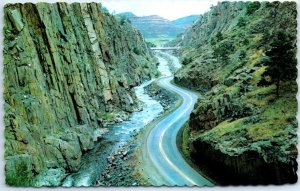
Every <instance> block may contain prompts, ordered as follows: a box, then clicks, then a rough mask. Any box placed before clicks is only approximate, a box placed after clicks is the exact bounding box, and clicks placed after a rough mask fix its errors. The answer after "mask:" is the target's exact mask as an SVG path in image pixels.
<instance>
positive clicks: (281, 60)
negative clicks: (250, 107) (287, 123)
mask: <svg viewBox="0 0 300 191" xmlns="http://www.w3.org/2000/svg"><path fill="white" fill-rule="evenodd" d="M295 50H296V48H295V43H294V40H293V38H291V37H289V36H288V35H287V34H286V33H285V32H284V31H282V30H280V31H278V32H276V33H275V34H274V35H273V38H272V40H271V43H270V49H269V50H268V51H267V52H266V55H267V56H268V57H269V61H268V62H267V63H266V64H267V66H268V74H269V75H270V76H271V77H272V79H273V81H274V82H275V84H276V95H277V96H279V90H280V81H282V80H295V79H296V77H297V69H296V65H297V61H296V51H295Z"/></svg>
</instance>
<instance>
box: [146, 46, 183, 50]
mask: <svg viewBox="0 0 300 191" xmlns="http://www.w3.org/2000/svg"><path fill="white" fill-rule="evenodd" d="M179 48H180V47H179V46H177V47H151V50H178V49H179Z"/></svg>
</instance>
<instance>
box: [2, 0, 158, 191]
mask: <svg viewBox="0 0 300 191" xmlns="http://www.w3.org/2000/svg"><path fill="white" fill-rule="evenodd" d="M4 11H5V26H4V35H5V39H4V43H5V47H4V74H5V80H4V88H5V89H4V99H5V106H4V107H5V138H6V141H5V149H6V150H5V159H6V182H7V183H8V184H10V185H37V186H39V185H55V184H57V182H59V180H61V179H63V178H64V177H65V174H66V173H68V172H74V171H77V170H78V167H79V164H80V161H81V156H82V153H83V152H85V151H87V150H88V149H91V148H93V145H94V140H96V138H97V136H98V134H99V133H97V132H101V129H102V128H103V126H105V124H106V122H107V121H109V120H111V119H112V118H114V114H116V113H124V112H132V111H134V110H135V106H136V100H135V93H134V90H133V87H135V86H137V85H139V84H140V83H141V82H142V81H143V80H146V79H150V78H151V77H152V76H154V73H155V70H156V64H155V60H154V58H153V56H152V55H151V53H150V52H149V50H148V48H147V47H146V45H145V42H144V40H143V38H142V36H141V34H140V33H139V32H138V31H137V30H135V29H134V28H133V27H132V26H131V25H130V24H128V23H127V22H124V21H119V20H117V19H115V17H113V16H111V15H110V14H109V13H107V12H106V11H104V10H103V9H102V7H101V4H96V3H89V4H85V3H82V4H79V3H74V4H66V3H56V4H47V3H38V4H31V3H25V4H8V5H6V6H5V10H4ZM100 134H101V133H100ZM93 139H94V140H93ZM47 176H48V179H47V178H45V179H43V178H44V177H47ZM51 180H53V182H51ZM57 180H58V181H57Z"/></svg>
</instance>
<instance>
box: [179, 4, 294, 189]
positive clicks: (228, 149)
mask: <svg viewBox="0 0 300 191" xmlns="http://www.w3.org/2000/svg"><path fill="white" fill-rule="evenodd" d="M296 15H297V11H296V3H295V2H284V3H280V2H263V3H259V2H252V3H250V2H248V3H246V2H222V3H218V5H217V6H214V7H212V8H211V10H210V11H209V12H208V13H206V14H204V15H202V16H201V18H200V19H199V21H198V22H197V23H195V24H194V25H193V26H192V27H191V28H190V29H189V30H188V31H186V32H185V33H184V34H183V36H181V37H180V38H178V39H177V40H175V41H174V42H173V44H178V43H180V45H181V46H182V48H181V49H180V50H179V55H180V57H181V62H182V64H183V65H184V67H183V68H182V69H181V70H179V71H178V72H177V73H176V74H175V82H176V83H178V84H181V85H183V86H186V87H190V88H193V89H195V90H197V91H200V92H202V93H203V95H204V96H203V98H202V99H200V100H199V101H198V103H197V104H196V106H195V109H194V111H193V113H192V114H191V116H190V122H189V141H190V145H189V151H190V155H191V157H192V159H193V160H194V162H195V163H196V164H198V165H199V166H200V167H201V168H202V169H206V171H207V173H208V175H209V176H210V177H212V178H214V179H215V180H216V181H217V183H219V184H270V183H273V184H283V183H294V182H296V181H297V173H296V172H297V161H296V159H297V154H298V152H297V147H296V144H297V126H298V125H297V120H296V117H295V116H296V112H297V101H296V92H297V84H296V81H295V80H296V76H297V69H296V34H297V32H296V24H297V21H296Z"/></svg>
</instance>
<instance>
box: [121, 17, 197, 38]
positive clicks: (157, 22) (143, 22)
mask: <svg viewBox="0 0 300 191" xmlns="http://www.w3.org/2000/svg"><path fill="white" fill-rule="evenodd" d="M118 16H121V17H126V18H127V19H129V20H130V21H131V23H132V25H133V26H134V27H135V28H137V29H138V30H140V31H141V33H142V34H143V35H144V37H145V38H157V37H173V38H175V37H176V36H177V35H178V34H179V33H182V32H184V31H185V29H186V28H187V27H189V26H190V25H191V24H192V23H193V21H194V20H196V18H195V15H191V16H188V17H183V18H180V19H177V20H174V21H170V20H167V19H165V18H163V17H160V16H158V15H150V16H143V17H138V16H136V15H134V14H133V13H131V12H124V13H120V14H118ZM193 19H194V20H193Z"/></svg>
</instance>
